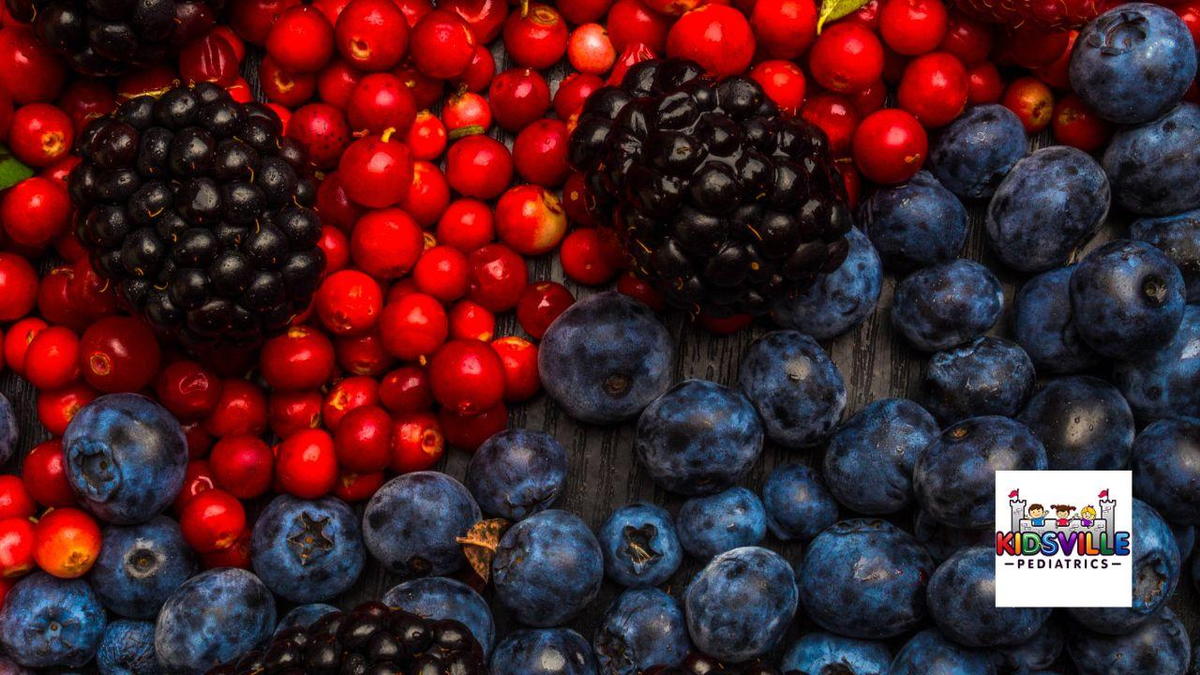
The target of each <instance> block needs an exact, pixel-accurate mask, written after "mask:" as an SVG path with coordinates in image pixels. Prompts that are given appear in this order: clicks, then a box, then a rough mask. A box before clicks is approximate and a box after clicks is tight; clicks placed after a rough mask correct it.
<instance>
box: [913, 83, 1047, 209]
mask: <svg viewBox="0 0 1200 675" xmlns="http://www.w3.org/2000/svg"><path fill="white" fill-rule="evenodd" d="M1028 146H1029V141H1028V140H1027V139H1026V138H1025V127H1023V126H1021V120H1020V119H1019V118H1018V117H1017V114H1016V113H1014V112H1013V111H1011V110H1009V109H1008V108H1005V107H1004V106H1002V105H1000V104H997V103H992V104H987V105H978V106H974V107H972V108H969V109H967V111H966V112H964V113H963V114H962V115H960V116H959V117H958V119H956V120H954V121H953V122H951V123H950V126H948V127H946V128H945V129H944V130H942V133H941V134H940V135H939V136H938V139H937V141H935V142H934V144H933V148H932V149H931V150H930V151H929V163H930V165H931V168H930V171H932V172H933V175H935V176H937V177H938V180H940V181H942V185H945V186H946V187H947V188H948V189H949V190H950V191H951V192H953V193H954V194H956V195H958V197H959V199H964V200H974V199H987V198H988V197H991V196H992V193H993V192H995V191H996V186H998V185H1000V181H1002V180H1004V177H1005V176H1006V175H1008V172H1009V171H1010V170H1011V169H1012V167H1013V165H1014V164H1016V163H1017V161H1019V160H1020V159H1021V158H1022V157H1024V156H1025V152H1026V150H1027V148H1028Z"/></svg>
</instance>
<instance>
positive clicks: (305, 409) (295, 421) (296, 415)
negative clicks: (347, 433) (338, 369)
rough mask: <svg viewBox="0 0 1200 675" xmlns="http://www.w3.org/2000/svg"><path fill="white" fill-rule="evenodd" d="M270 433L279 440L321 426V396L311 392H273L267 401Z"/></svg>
mask: <svg viewBox="0 0 1200 675" xmlns="http://www.w3.org/2000/svg"><path fill="white" fill-rule="evenodd" d="M267 420H268V425H269V426H270V427H271V431H272V432H273V433H274V434H275V435H276V436H279V437H281V438H286V437H287V436H290V435H292V434H294V433H296V432H299V431H304V430H306V429H316V428H317V427H319V426H321V395H320V394H319V393H317V392H316V391H313V390H306V391H273V392H271V398H270V399H269V400H268V401H267Z"/></svg>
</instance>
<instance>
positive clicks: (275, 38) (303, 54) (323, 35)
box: [266, 5, 333, 73]
mask: <svg viewBox="0 0 1200 675" xmlns="http://www.w3.org/2000/svg"><path fill="white" fill-rule="evenodd" d="M266 47H267V53H268V54H270V55H271V58H273V59H274V60H275V62H276V63H278V64H279V65H280V67H282V68H285V69H287V70H290V71H293V72H297V73H311V72H315V71H317V70H320V69H321V67H322V66H324V65H325V64H326V63H329V59H330V58H331V57H332V56H333V26H331V25H330V23H329V19H328V18H326V16H325V15H324V14H322V13H321V11H320V10H319V9H317V8H316V7H313V6H311V5H296V6H295V7H291V8H289V9H287V10H286V11H285V12H283V13H282V14H280V15H279V18H278V19H276V20H275V24H274V25H272V26H271V30H270V31H269V32H268V33H267V42H266Z"/></svg>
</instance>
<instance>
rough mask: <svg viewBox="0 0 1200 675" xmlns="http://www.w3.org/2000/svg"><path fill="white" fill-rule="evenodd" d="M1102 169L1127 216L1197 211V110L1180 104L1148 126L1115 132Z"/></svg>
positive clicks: (1199, 116) (1199, 161) (1199, 144)
mask: <svg viewBox="0 0 1200 675" xmlns="http://www.w3.org/2000/svg"><path fill="white" fill-rule="evenodd" d="M1101 164H1102V165H1103V166H1104V172H1105V173H1107V174H1108V180H1109V182H1110V183H1111V185H1112V193H1113V198H1114V199H1115V200H1116V202H1117V204H1120V205H1121V206H1122V207H1124V208H1125V209H1126V210H1128V211H1132V212H1133V213H1138V214H1143V215H1149V216H1167V215H1171V214H1173V213H1182V212H1184V211H1190V210H1192V209H1194V208H1196V207H1200V106H1197V105H1195V104H1192V103H1183V104H1181V105H1179V106H1178V107H1177V108H1175V109H1174V110H1172V111H1170V112H1168V113H1167V114H1165V115H1163V116H1162V117H1160V118H1158V119H1156V120H1154V121H1153V122H1148V123H1146V124H1144V125H1142V126H1140V127H1129V128H1125V129H1119V130H1118V131H1117V133H1115V134H1114V135H1113V137H1112V140H1111V141H1109V143H1108V148H1107V149H1106V150H1105V151H1104V157H1103V159H1102V160H1101Z"/></svg>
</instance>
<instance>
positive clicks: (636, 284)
mask: <svg viewBox="0 0 1200 675" xmlns="http://www.w3.org/2000/svg"><path fill="white" fill-rule="evenodd" d="M617 291H618V292H620V293H622V294H624V295H628V296H629V297H631V298H633V299H634V300H637V301H638V302H641V303H643V304H645V305H646V306H647V307H649V308H650V309H653V310H654V311H656V312H661V311H663V310H664V309H666V307H667V301H666V299H665V298H663V296H662V293H659V292H658V290H657V289H655V288H654V287H653V286H651V285H650V284H649V283H647V282H646V280H645V279H642V278H640V277H638V276H636V275H634V274H632V273H630V272H626V273H624V274H622V275H621V276H620V277H618V278H617Z"/></svg>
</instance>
